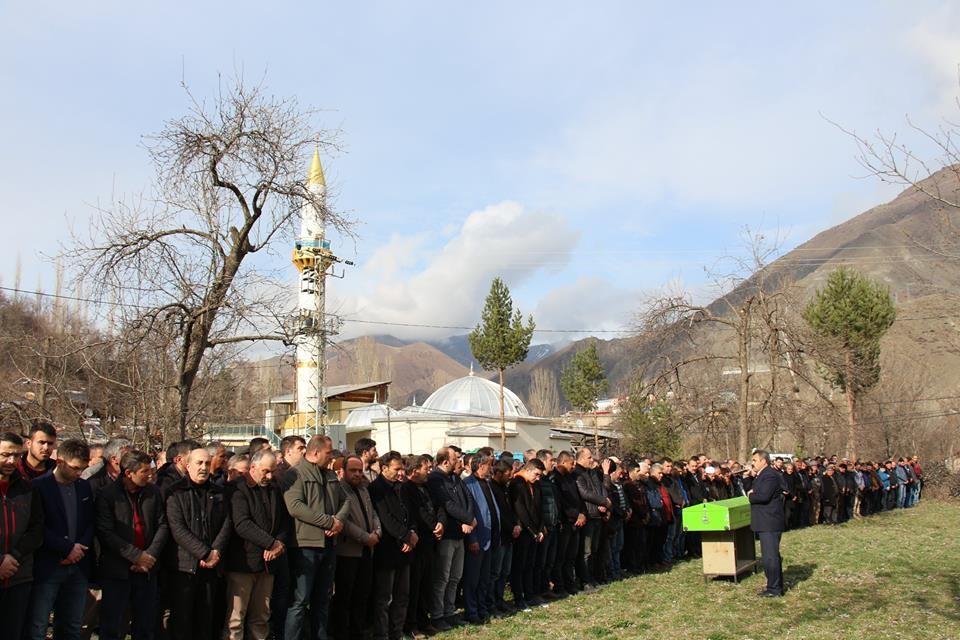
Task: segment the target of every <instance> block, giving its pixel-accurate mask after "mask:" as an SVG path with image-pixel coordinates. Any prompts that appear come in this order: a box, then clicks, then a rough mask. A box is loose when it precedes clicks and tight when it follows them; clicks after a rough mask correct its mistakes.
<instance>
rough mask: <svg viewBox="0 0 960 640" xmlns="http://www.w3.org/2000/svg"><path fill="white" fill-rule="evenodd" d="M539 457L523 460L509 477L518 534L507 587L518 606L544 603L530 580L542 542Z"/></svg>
mask: <svg viewBox="0 0 960 640" xmlns="http://www.w3.org/2000/svg"><path fill="white" fill-rule="evenodd" d="M538 462H539V461H535V460H531V461H530V462H527V463H525V464H524V465H523V466H522V467H521V468H520V470H519V471H517V473H516V474H515V475H514V477H513V480H511V481H510V488H509V496H510V504H511V505H512V506H513V512H514V514H516V517H517V522H518V523H519V524H520V535H519V536H518V537H517V539H516V540H515V541H514V547H513V566H512V567H511V570H510V590H511V591H513V601H514V605H515V606H516V608H517V609H518V610H521V611H522V610H524V609H527V608H528V607H530V606H539V605H542V604H546V601H544V600H543V599H542V598H540V596H538V595H537V594H536V589H535V588H534V584H533V578H534V575H533V571H532V569H533V563H534V560H535V558H536V554H537V548H538V546H539V545H540V544H542V543H543V538H544V526H543V504H542V498H541V493H540V486H539V485H540V478H541V476H542V475H543V472H542V471H541V470H540V468H539V466H542V463H541V464H540V465H539V466H538Z"/></svg>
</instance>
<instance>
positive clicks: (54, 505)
mask: <svg viewBox="0 0 960 640" xmlns="http://www.w3.org/2000/svg"><path fill="white" fill-rule="evenodd" d="M89 460H90V448H89V447H88V446H87V443H85V442H84V441H82V440H67V441H65V442H63V443H62V444H61V445H60V448H59V451H58V456H57V466H56V468H55V469H54V470H53V473H49V474H46V475H44V476H41V477H40V478H37V479H36V480H34V481H33V486H34V487H35V488H36V489H37V493H39V494H40V501H41V503H42V504H43V542H44V544H43V546H42V547H40V550H39V551H38V552H37V555H36V564H35V566H34V582H33V594H32V595H31V597H30V617H29V623H28V624H29V628H28V630H27V633H28V636H29V638H30V639H31V640H46V637H47V622H48V621H49V619H50V612H51V611H54V605H56V613H55V614H54V619H53V623H54V637H55V638H57V639H58V640H61V639H62V640H79V638H80V631H81V626H82V624H81V623H82V621H83V608H84V606H85V604H86V602H87V585H88V583H89V582H90V578H91V575H92V573H93V551H92V547H93V536H94V531H95V530H96V511H95V509H94V503H93V493H92V492H91V491H90V483H89V482H87V481H86V480H84V479H82V478H81V477H80V474H81V473H83V471H84V469H86V468H87V463H88V462H89Z"/></svg>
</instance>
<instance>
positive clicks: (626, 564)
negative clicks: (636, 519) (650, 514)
mask: <svg viewBox="0 0 960 640" xmlns="http://www.w3.org/2000/svg"><path fill="white" fill-rule="evenodd" d="M646 533H647V529H646V527H637V526H634V525H632V524H627V525H625V526H624V527H623V568H624V569H626V570H627V571H632V572H633V573H640V572H641V571H643V567H644V565H645V562H644V555H645V554H646V550H647V549H646V546H647V539H646ZM687 535H688V536H689V535H690V534H689V533H688V534H687ZM687 540H688V541H689V538H687Z"/></svg>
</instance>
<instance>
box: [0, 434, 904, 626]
mask: <svg viewBox="0 0 960 640" xmlns="http://www.w3.org/2000/svg"><path fill="white" fill-rule="evenodd" d="M54 457H55V459H54ZM773 464H774V468H775V469H776V470H777V471H779V472H781V474H782V476H781V477H782V481H781V491H782V492H783V495H784V501H785V503H786V504H787V505H790V506H789V507H788V508H787V514H786V516H785V518H786V519H787V522H785V526H788V525H789V526H806V525H809V524H815V523H820V522H823V523H831V524H832V523H837V522H840V521H842V520H844V519H848V518H855V517H860V516H861V515H868V514H870V513H875V512H877V511H881V510H886V509H892V508H897V507H901V508H905V507H909V506H912V505H914V504H916V502H917V501H918V500H919V496H920V488H921V486H922V478H923V474H922V470H921V469H920V466H919V461H918V460H917V459H916V458H914V459H912V460H910V461H905V460H900V461H897V462H893V461H888V462H886V463H884V464H882V465H877V464H873V463H869V462H856V463H850V462H848V461H844V460H837V459H835V458H831V459H823V458H816V459H812V460H809V461H802V460H789V461H786V462H785V461H784V460H779V461H774V463H773ZM751 482H752V472H750V471H746V470H743V469H741V468H740V466H739V465H738V464H737V463H736V462H734V461H728V462H725V463H720V462H715V461H712V460H708V459H707V457H706V456H694V457H692V458H690V459H689V460H686V461H682V462H681V461H678V462H674V461H672V460H670V459H662V460H658V461H654V460H652V459H650V458H643V459H638V460H629V461H621V460H620V459H618V458H616V457H613V456H611V457H607V458H604V459H602V460H596V459H594V456H593V452H592V451H591V450H590V449H589V448H587V447H581V448H580V449H578V450H577V451H576V452H571V451H561V452H559V453H556V454H555V453H554V452H552V451H549V450H545V449H544V450H540V451H534V450H530V451H527V452H525V453H524V454H523V455H522V457H521V456H517V458H515V457H514V455H513V454H511V453H509V452H503V453H500V454H499V455H496V456H495V455H494V451H493V450H492V449H490V448H483V449H480V450H479V451H477V452H476V453H470V454H464V453H463V452H462V451H461V450H460V449H459V448H457V447H455V446H446V447H442V448H441V449H440V450H439V451H437V452H436V454H435V455H429V454H421V455H406V456H404V455H401V454H400V453H397V452H395V451H390V452H387V453H385V454H383V455H379V453H378V451H377V448H376V443H375V442H374V441H373V440H370V439H367V438H364V439H361V440H359V441H358V442H357V445H356V448H355V451H354V452H353V453H351V454H346V453H345V452H339V451H334V450H333V446H332V443H331V441H330V439H329V438H327V437H325V436H314V437H313V438H311V439H310V441H309V442H306V441H304V439H303V438H300V437H298V436H290V437H288V438H285V439H284V440H283V441H282V443H281V447H280V450H279V451H275V450H273V449H272V447H271V446H270V443H269V442H268V441H267V440H265V439H263V438H255V439H254V440H252V441H251V442H250V446H249V447H248V448H247V449H246V450H245V451H243V452H240V453H233V454H230V453H229V452H227V451H226V449H225V447H223V446H222V445H220V444H219V443H216V442H214V443H205V444H201V443H197V442H194V441H190V440H186V441H182V442H176V443H173V444H171V445H170V446H169V447H168V448H167V450H166V451H165V452H163V453H162V454H161V455H159V456H158V457H157V458H154V457H152V456H151V455H148V454H147V453H145V452H141V451H137V450H135V449H134V448H133V447H132V446H131V443H130V442H129V441H127V440H124V439H113V440H111V441H110V442H108V443H107V444H106V445H105V446H104V447H102V450H95V451H93V452H91V448H90V447H89V446H88V445H87V444H86V443H85V442H83V441H81V440H66V441H63V442H58V441H57V432H56V430H55V429H54V428H53V427H52V426H51V425H49V424H46V423H36V424H34V425H33V427H32V428H31V430H30V433H28V434H27V437H26V438H23V437H21V436H19V435H17V434H14V433H9V432H8V433H3V434H0V497H2V502H0V552H2V553H3V556H2V561H0V620H2V621H3V625H4V632H3V637H4V638H12V639H18V640H19V639H20V638H24V639H27V640H43V639H45V638H46V637H47V631H48V625H49V624H50V622H51V618H52V624H53V627H54V637H55V638H57V639H63V640H77V639H80V638H85V637H90V634H91V633H92V632H94V630H96V632H97V633H98V634H99V637H100V638H102V639H103V640H119V639H121V638H124V637H126V635H127V634H129V635H130V636H131V637H132V638H133V640H148V639H152V638H170V639H173V640H193V639H194V638H196V639H205V638H214V639H219V638H230V639H239V638H250V639H253V640H262V639H265V638H274V639H276V640H283V639H286V640H306V639H308V638H311V639H312V638H320V639H322V638H327V637H330V638H337V639H351V638H374V639H378V640H379V639H389V640H394V639H399V638H404V637H419V636H424V635H433V634H435V633H438V632H441V631H445V630H449V629H451V628H452V627H456V626H461V625H466V624H483V623H485V622H486V621H488V620H489V619H490V618H491V617H500V616H506V615H511V614H514V613H516V612H518V611H527V610H530V609H531V608H532V607H538V606H546V605H547V603H548V602H549V601H552V600H557V599H561V598H566V597H568V596H571V595H575V594H577V593H579V592H582V591H592V590H594V589H596V588H597V587H598V586H599V585H602V584H605V583H608V582H610V581H612V580H617V579H620V578H622V577H625V576H628V575H634V574H638V573H642V572H645V571H651V570H664V569H666V568H668V567H669V566H670V565H671V564H673V563H675V562H677V561H678V560H681V559H682V558H684V557H685V556H697V555H699V541H698V539H697V537H696V536H695V535H691V534H685V533H684V531H683V529H682V526H681V517H680V510H681V509H683V508H684V507H685V506H687V505H690V504H696V503H699V502H702V501H704V500H719V499H724V498H729V497H734V496H738V495H747V493H748V492H749V491H750V484H751ZM508 586H509V594H510V598H509V599H508V597H507V594H508V591H507V587H508ZM461 610H462V613H460V611H461Z"/></svg>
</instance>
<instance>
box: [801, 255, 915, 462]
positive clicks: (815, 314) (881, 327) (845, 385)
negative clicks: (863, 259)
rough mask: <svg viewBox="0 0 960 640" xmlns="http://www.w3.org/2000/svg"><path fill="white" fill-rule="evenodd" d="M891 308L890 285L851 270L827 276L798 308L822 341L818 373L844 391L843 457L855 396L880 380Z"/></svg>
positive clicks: (851, 448)
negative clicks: (882, 343)
mask: <svg viewBox="0 0 960 640" xmlns="http://www.w3.org/2000/svg"><path fill="white" fill-rule="evenodd" d="M896 316H897V312H896V309H894V306H893V299H892V298H891V297H890V289H889V288H888V287H886V286H885V285H883V284H881V283H879V282H876V281H874V280H871V279H870V278H867V277H866V276H864V275H862V274H860V273H859V272H857V271H855V270H853V269H847V268H845V267H840V268H838V269H836V270H835V271H833V272H832V273H831V274H830V275H829V276H828V277H827V283H826V286H824V287H823V288H822V289H819V290H817V292H816V293H815V294H814V296H813V299H812V300H811V301H810V302H809V303H808V304H807V306H806V307H805V308H804V310H803V319H804V320H806V322H807V324H808V325H810V328H811V329H813V331H814V333H816V334H817V336H818V337H819V338H821V339H823V340H825V342H826V345H825V346H826V349H824V350H823V352H824V353H832V354H835V357H825V358H823V359H822V360H821V361H822V364H823V369H824V371H823V373H824V377H825V378H826V380H827V381H828V382H830V384H832V385H833V386H835V387H837V388H838V389H840V390H841V391H843V392H844V393H845V394H846V396H847V417H848V423H849V430H848V433H847V451H846V454H847V457H848V458H850V459H854V458H855V457H856V451H857V416H856V409H857V398H858V396H859V395H860V394H861V393H862V392H864V391H866V390H867V389H869V388H870V387H872V386H873V385H875V384H876V383H877V382H878V381H879V379H880V339H881V338H882V337H883V334H885V333H886V332H887V329H889V328H890V327H891V326H892V325H893V321H894V320H895V319H896Z"/></svg>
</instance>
